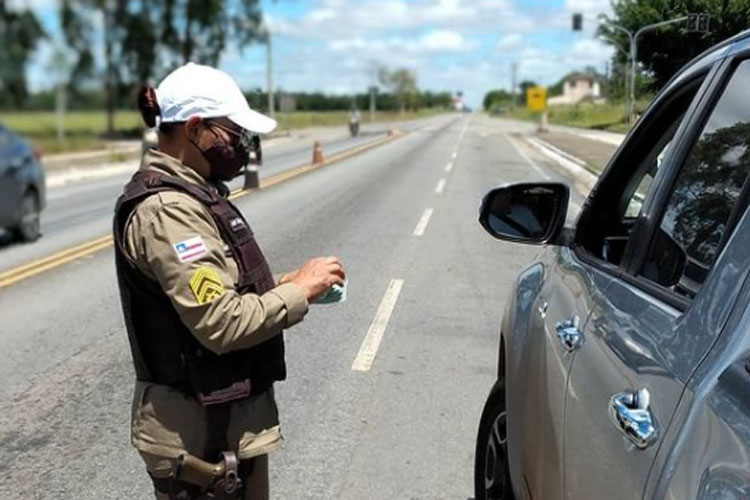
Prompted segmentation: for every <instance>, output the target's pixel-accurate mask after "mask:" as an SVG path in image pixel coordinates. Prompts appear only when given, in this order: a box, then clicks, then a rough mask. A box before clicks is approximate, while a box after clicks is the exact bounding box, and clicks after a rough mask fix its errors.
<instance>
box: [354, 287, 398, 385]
mask: <svg viewBox="0 0 750 500" xmlns="http://www.w3.org/2000/svg"><path fill="white" fill-rule="evenodd" d="M403 286H404V280H402V279H392V280H391V282H390V283H389V284H388V288H387V289H386V291H385V295H384V296H383V300H382V301H381V302H380V307H378V312H376V313H375V318H374V319H373V320H372V324H370V328H369V330H367V335H365V339H364V340H363V341H362V345H361V346H360V348H359V352H358V353H357V357H356V358H354V363H352V370H353V371H355V372H368V371H370V368H372V363H373V361H375V355H376V354H377V353H378V348H379V347H380V341H381V340H383V334H384V333H385V330H386V328H388V321H390V319H391V314H393V309H394V308H395V307H396V301H397V300H398V295H399V293H401V287H403Z"/></svg>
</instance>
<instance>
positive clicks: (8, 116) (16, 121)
mask: <svg viewBox="0 0 750 500" xmlns="http://www.w3.org/2000/svg"><path fill="white" fill-rule="evenodd" d="M0 122H2V123H3V124H4V125H5V126H6V127H8V128H9V129H11V130H13V131H14V132H16V133H18V134H20V135H22V136H23V137H25V138H26V139H28V140H29V142H31V143H32V144H33V145H34V147H36V148H39V149H41V150H42V152H43V153H45V154H51V153H59V152H63V151H80V150H88V149H102V148H104V146H105V142H104V137H103V135H104V133H105V131H106V130H107V114H106V113H105V112H104V111H70V112H68V113H66V114H65V117H64V122H63V123H64V127H65V138H64V139H63V141H62V142H59V141H58V140H57V116H56V114H55V113H54V112H53V111H29V112H9V113H6V112H2V113H0ZM142 128H143V123H142V122H141V117H140V115H139V114H138V113H137V112H136V111H118V112H117V113H115V132H116V134H117V135H118V136H122V137H139V136H140V132H141V130H142Z"/></svg>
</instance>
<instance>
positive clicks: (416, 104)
mask: <svg viewBox="0 0 750 500" xmlns="http://www.w3.org/2000/svg"><path fill="white" fill-rule="evenodd" d="M245 97H246V98H247V100H248V102H249V103H250V105H251V106H252V107H253V109H257V110H258V111H261V112H265V111H268V110H267V109H266V108H267V106H268V97H267V94H266V92H265V91H264V90H261V89H253V90H250V91H248V92H246V93H245ZM285 97H291V98H292V99H293V101H294V109H295V110H296V111H345V110H350V109H353V108H356V109H359V110H362V111H365V110H367V109H369V107H370V94H369V93H364V92H363V93H358V94H355V95H331V94H325V93H323V92H283V91H281V92H276V93H275V95H274V102H275V105H274V109H276V110H280V109H282V106H281V101H282V99H284V98H285ZM55 99H56V92H55V91H54V90H45V91H40V92H35V93H31V94H28V95H27V98H26V100H25V103H24V106H23V109H24V110H28V111H48V110H51V109H54V107H55ZM106 103H107V99H106V94H105V92H103V91H102V90H100V89H83V90H80V91H78V92H76V94H75V95H73V96H70V98H69V102H68V105H67V109H69V110H76V111H94V110H101V109H104V108H105V107H106ZM408 103H409V106H408V107H409V108H411V109H418V108H448V107H450V106H451V105H452V96H451V94H450V92H430V91H416V92H415V93H413V94H410V95H409V97H408ZM375 106H376V108H377V109H378V110H380V111H399V110H400V109H401V99H400V98H399V96H398V94H397V93H394V92H378V93H377V94H376V95H375ZM17 109H19V106H18V105H17V103H13V102H8V101H4V102H3V103H0V110H6V111H9V110H17ZM116 109H118V110H128V109H133V96H132V95H130V96H123V98H122V99H120V100H119V102H118V106H117V108H116Z"/></svg>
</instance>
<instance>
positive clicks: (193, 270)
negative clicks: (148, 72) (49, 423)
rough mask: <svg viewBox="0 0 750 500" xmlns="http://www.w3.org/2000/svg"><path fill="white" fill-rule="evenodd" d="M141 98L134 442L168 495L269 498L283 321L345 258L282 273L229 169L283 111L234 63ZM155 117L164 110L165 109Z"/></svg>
mask: <svg viewBox="0 0 750 500" xmlns="http://www.w3.org/2000/svg"><path fill="white" fill-rule="evenodd" d="M138 104H139V108H140V111H141V114H142V115H143V118H144V121H145V123H146V124H147V125H148V126H154V125H155V124H157V123H158V126H159V128H158V137H159V142H158V148H157V149H155V150H150V151H148V152H147V153H146V154H145V155H144V158H143V162H142V165H141V168H140V169H139V170H138V172H137V173H136V174H135V175H134V176H133V179H132V180H131V181H130V183H129V184H128V185H127V186H126V187H125V189H124V192H123V194H122V196H121V197H120V198H119V199H118V203H117V206H116V209H115V220H114V238H115V242H116V252H115V255H116V264H117V274H118V282H119V286H120V294H121V299H122V306H123V313H124V316H125V323H126V326H127V331H128V337H129V341H130V347H131V352H132V356H133V361H134V364H135V372H136V379H137V380H136V388H135V396H134V403H133V413H132V442H133V445H134V446H135V448H136V449H137V450H138V452H139V453H140V455H141V457H142V458H143V460H144V461H145V463H146V467H147V470H148V473H149V475H150V476H151V478H152V480H153V483H154V487H155V490H156V497H157V498H159V499H175V498H179V499H183V498H184V499H193V498H248V499H249V498H252V499H265V498H268V459H267V455H268V453H269V452H271V451H273V450H275V449H276V448H278V447H279V446H280V445H281V442H282V436H281V432H280V428H279V421H278V410H277V407H276V402H275V400H274V393H273V384H274V382H276V381H278V380H283V379H284V378H285V376H286V367H285V362H284V341H283V336H282V331H283V330H285V329H287V328H289V327H291V326H293V325H295V324H297V323H299V322H300V321H302V319H303V318H304V317H305V314H306V313H307V310H308V303H309V302H310V301H313V300H315V299H316V298H318V297H320V296H321V295H322V294H323V293H324V292H325V291H326V290H327V289H328V288H329V287H331V286H332V285H342V284H343V282H344V269H343V267H342V264H341V263H340V262H339V260H338V259H337V258H335V257H326V258H316V259H312V260H310V261H308V262H307V263H306V264H305V265H304V266H302V267H301V268H300V269H298V270H295V271H292V272H289V273H286V274H283V275H280V276H272V275H271V273H270V270H269V267H268V264H267V262H266V260H265V258H264V256H263V253H262V251H261V250H260V247H259V246H258V244H257V243H256V241H255V238H254V236H253V233H252V231H251V229H250V227H249V226H248V224H247V221H246V220H245V219H244V217H243V215H242V214H241V213H240V212H239V211H238V210H237V209H236V208H235V207H234V205H232V204H231V202H229V201H228V200H227V198H226V197H227V194H228V190H227V188H226V186H225V185H224V184H222V182H223V181H227V180H230V179H232V178H233V177H234V176H236V175H237V174H238V172H239V171H240V169H241V168H242V167H243V165H245V164H246V163H247V161H248V157H249V156H250V153H251V151H249V149H251V148H252V144H257V140H254V139H257V138H254V137H252V134H255V133H268V132H270V131H271V130H273V128H274V127H275V125H276V123H275V121H274V120H272V119H271V118H268V117H266V116H263V115H261V114H259V113H257V112H255V111H253V110H251V109H250V107H249V105H248V103H247V101H246V99H245V97H244V96H243V94H242V92H241V91H240V89H239V87H238V86H237V84H236V83H235V82H234V80H233V79H232V78H231V77H230V76H229V75H227V74H225V73H223V72H221V71H219V70H216V69H214V68H210V67H207V66H202V65H197V64H192V63H191V64H187V65H185V66H182V67H180V68H178V69H177V70H175V71H173V72H172V73H171V74H169V75H168V76H167V77H166V78H165V79H164V81H162V82H161V84H160V85H159V87H158V88H157V89H156V90H154V89H153V88H151V87H146V88H144V89H142V90H141V93H140V94H139V98H138ZM157 120H158V122H157Z"/></svg>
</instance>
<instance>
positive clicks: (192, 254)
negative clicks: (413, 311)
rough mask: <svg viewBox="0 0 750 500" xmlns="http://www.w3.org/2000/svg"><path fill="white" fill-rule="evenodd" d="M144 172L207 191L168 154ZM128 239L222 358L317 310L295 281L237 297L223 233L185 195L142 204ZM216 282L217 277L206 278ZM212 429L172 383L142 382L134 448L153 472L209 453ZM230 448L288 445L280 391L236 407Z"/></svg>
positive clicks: (142, 265) (152, 156)
mask: <svg viewBox="0 0 750 500" xmlns="http://www.w3.org/2000/svg"><path fill="white" fill-rule="evenodd" d="M141 168H142V169H149V170H156V171H159V172H163V173H165V174H169V175H174V176H176V177H179V178H180V179H182V180H185V181H188V182H192V183H195V184H200V185H207V183H206V181H205V180H204V179H203V178H202V177H201V176H200V175H198V173H197V172H195V171H194V170H192V169H191V168H189V167H186V166H185V165H183V164H182V163H181V162H180V161H179V160H177V159H175V158H172V157H171V156H168V155H166V154H164V153H161V152H158V151H153V150H152V151H150V152H148V153H147V154H146V155H145V157H144V160H143V164H142V166H141ZM125 242H126V250H127V252H128V254H129V256H130V258H132V259H133V261H134V262H135V264H136V265H137V266H138V268H139V269H140V270H141V271H142V272H143V273H144V274H146V275H147V276H149V277H151V278H153V279H155V280H157V281H158V282H159V283H160V284H161V286H162V288H163V289H164V291H165V292H166V294H167V295H168V296H169V298H170V299H171V301H172V304H173V305H174V307H175V309H176V311H177V313H178V314H179V316H180V318H181V319H182V322H183V323H184V324H185V326H187V328H188V329H189V330H190V331H191V332H192V333H193V335H195V337H196V338H197V339H198V341H200V342H201V344H203V345H204V346H205V347H206V348H208V349H210V350H211V351H213V352H215V353H217V354H222V353H226V352H230V351H233V350H237V349H244V348H248V347H252V346H254V345H257V344H259V343H261V342H263V341H265V340H267V339H269V338H271V337H273V336H274V335H278V334H279V333H280V332H281V331H282V330H283V329H286V328H289V327H290V326H292V325H294V324H296V323H299V322H300V321H302V318H303V317H304V316H305V314H306V313H307V308H308V304H307V299H306V298H305V296H304V294H303V293H302V291H301V290H300V289H299V288H298V287H297V286H296V285H294V284H291V283H287V284H283V285H277V286H276V287H275V288H274V289H272V290H270V291H268V292H267V293H265V294H263V295H260V296H258V295H253V294H244V295H240V294H239V293H237V292H236V291H235V290H234V284H235V283H236V282H237V279H238V269H237V265H236V263H235V261H234V259H233V258H232V257H231V254H230V253H229V248H228V246H227V245H226V244H225V243H224V241H223V240H222V239H221V236H220V233H219V229H218V227H217V226H216V224H215V223H214V221H213V219H212V217H211V214H210V212H209V211H208V210H207V209H206V208H205V207H204V206H203V205H202V204H201V203H200V202H199V201H197V200H196V199H194V198H192V197H191V196H189V195H186V194H184V193H180V192H175V191H167V192H162V193H158V194H155V195H152V196H150V197H149V198H147V199H146V200H145V201H143V202H142V203H141V204H140V205H138V207H137V208H136V209H135V210H134V211H133V213H132V215H131V217H130V220H129V221H128V222H127V224H126V228H125ZM185 242H187V244H184V243H185ZM181 244H184V245H181ZM184 248H191V250H181V249H184ZM206 276H209V277H210V278H211V279H210V280H205V279H203V280H202V278H204V277H206ZM215 281H220V283H221V285H220V286H216V285H213V284H212V283H214V282H215ZM277 283H278V280H277ZM207 284H208V285H211V286H204V285H207ZM205 427H206V420H205V409H204V408H203V407H202V406H201V405H200V404H199V403H198V402H197V401H196V400H195V399H194V398H193V397H190V396H186V395H185V394H183V393H182V392H180V391H178V390H175V389H173V388H171V387H168V386H163V385H157V384H151V383H145V382H137V383H136V390H135V396H134V402H133V415H132V441H133V445H134V446H135V447H136V449H138V451H140V452H141V455H142V456H143V457H144V459H145V460H146V463H147V466H148V468H149V470H150V471H151V472H152V474H155V475H157V476H164V475H167V474H168V472H169V470H170V467H171V463H170V461H169V459H170V458H175V457H177V456H179V455H180V454H182V453H185V451H187V452H189V453H192V454H196V455H198V456H200V454H201V453H202V450H203V446H204V444H205V439H206V434H205V431H206V428H205ZM228 441H229V443H230V444H231V445H233V446H234V448H235V450H236V451H237V452H238V455H239V457H240V458H250V457H253V456H257V455H262V454H266V453H268V452H270V451H272V450H274V449H276V448H278V447H279V446H280V445H281V441H282V437H281V431H280V427H279V421H278V411H277V408H276V402H275V400H274V396H273V390H272V389H271V390H269V391H267V392H266V393H263V394H259V395H257V396H253V397H252V398H249V399H246V400H242V401H238V402H236V403H233V404H232V409H231V417H230V424H229V431H228Z"/></svg>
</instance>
